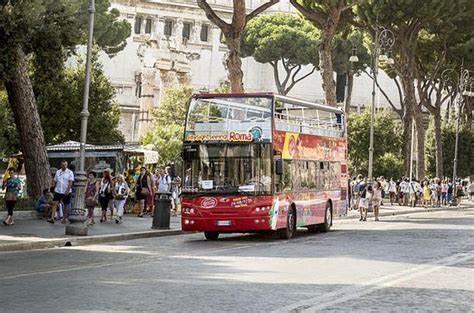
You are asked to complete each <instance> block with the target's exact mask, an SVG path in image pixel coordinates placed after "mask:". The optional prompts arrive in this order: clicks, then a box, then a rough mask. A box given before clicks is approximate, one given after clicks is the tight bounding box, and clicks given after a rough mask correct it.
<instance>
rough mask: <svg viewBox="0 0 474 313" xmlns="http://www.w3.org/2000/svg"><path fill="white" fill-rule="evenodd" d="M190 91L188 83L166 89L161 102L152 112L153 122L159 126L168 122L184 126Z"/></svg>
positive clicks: (191, 90)
mask: <svg viewBox="0 0 474 313" xmlns="http://www.w3.org/2000/svg"><path fill="white" fill-rule="evenodd" d="M192 93H193V88H192V87H191V86H188V85H183V86H178V87H176V88H170V89H168V90H166V94H165V98H164V99H163V102H162V103H160V106H159V107H158V109H156V110H155V111H154V112H153V123H155V124H156V125H160V126H163V125H168V124H170V123H171V124H176V125H180V126H184V122H185V120H186V110H187V107H188V102H189V98H190V97H191V95H192Z"/></svg>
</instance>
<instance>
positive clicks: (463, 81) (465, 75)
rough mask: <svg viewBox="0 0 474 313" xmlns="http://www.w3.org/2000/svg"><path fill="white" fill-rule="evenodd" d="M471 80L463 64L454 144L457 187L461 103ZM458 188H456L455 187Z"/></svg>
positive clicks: (454, 176) (454, 171)
mask: <svg viewBox="0 0 474 313" xmlns="http://www.w3.org/2000/svg"><path fill="white" fill-rule="evenodd" d="M468 80H469V71H468V70H464V69H463V66H462V65H461V72H460V76H459V90H458V101H457V110H458V112H457V118H456V142H455V145H454V162H453V183H454V187H456V176H457V167H458V144H459V120H460V119H461V105H462V101H463V93H464V91H465V86H466V84H467V82H468ZM455 190H456V189H455Z"/></svg>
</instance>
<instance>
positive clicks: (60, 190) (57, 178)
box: [48, 160, 74, 224]
mask: <svg viewBox="0 0 474 313" xmlns="http://www.w3.org/2000/svg"><path fill="white" fill-rule="evenodd" d="M73 183H74V173H73V172H72V171H71V170H70V169H68V168H67V161H66V160H63V161H61V169H59V170H58V171H56V174H55V175H54V196H53V207H52V210H51V216H50V218H49V219H48V222H49V223H51V224H53V223H54V215H55V214H56V210H57V208H58V204H59V202H62V203H63V204H64V215H63V219H62V223H63V224H66V223H67V207H68V205H69V203H70V202H71V190H72V184H73Z"/></svg>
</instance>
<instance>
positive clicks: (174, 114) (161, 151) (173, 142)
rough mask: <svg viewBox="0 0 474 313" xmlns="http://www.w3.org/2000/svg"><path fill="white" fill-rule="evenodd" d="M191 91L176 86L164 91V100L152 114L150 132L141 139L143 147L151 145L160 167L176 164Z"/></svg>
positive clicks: (181, 143) (188, 88) (189, 88)
mask: <svg viewBox="0 0 474 313" xmlns="http://www.w3.org/2000/svg"><path fill="white" fill-rule="evenodd" d="M192 92H193V89H192V88H191V87H190V86H186V85H183V86H178V87H176V88H170V89H168V90H166V94H165V98H164V99H163V101H162V102H161V103H160V106H159V107H158V109H156V110H155V111H154V112H153V127H152V130H151V131H150V132H149V133H148V134H146V135H145V137H144V138H142V140H141V141H142V143H143V144H144V145H147V144H153V145H154V146H155V149H156V151H158V155H159V163H160V165H167V164H170V163H174V162H177V161H178V159H179V155H180V153H181V148H182V146H183V137H184V123H185V120H186V109H187V104H188V101H189V98H190V97H191V95H192Z"/></svg>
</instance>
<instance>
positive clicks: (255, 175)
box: [183, 144, 272, 195]
mask: <svg viewBox="0 0 474 313" xmlns="http://www.w3.org/2000/svg"><path fill="white" fill-rule="evenodd" d="M271 151H272V149H271V145H270V144H233V145H229V144H214V145H205V144H200V145H190V146H186V147H185V148H184V166H185V178H184V183H183V193H199V194H202V193H206V194H207V193H225V194H252V195H262V194H265V195H266V194H270V192H271V186H272V179H271V177H272V175H271V158H270V157H271V154H270V153H271Z"/></svg>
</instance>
